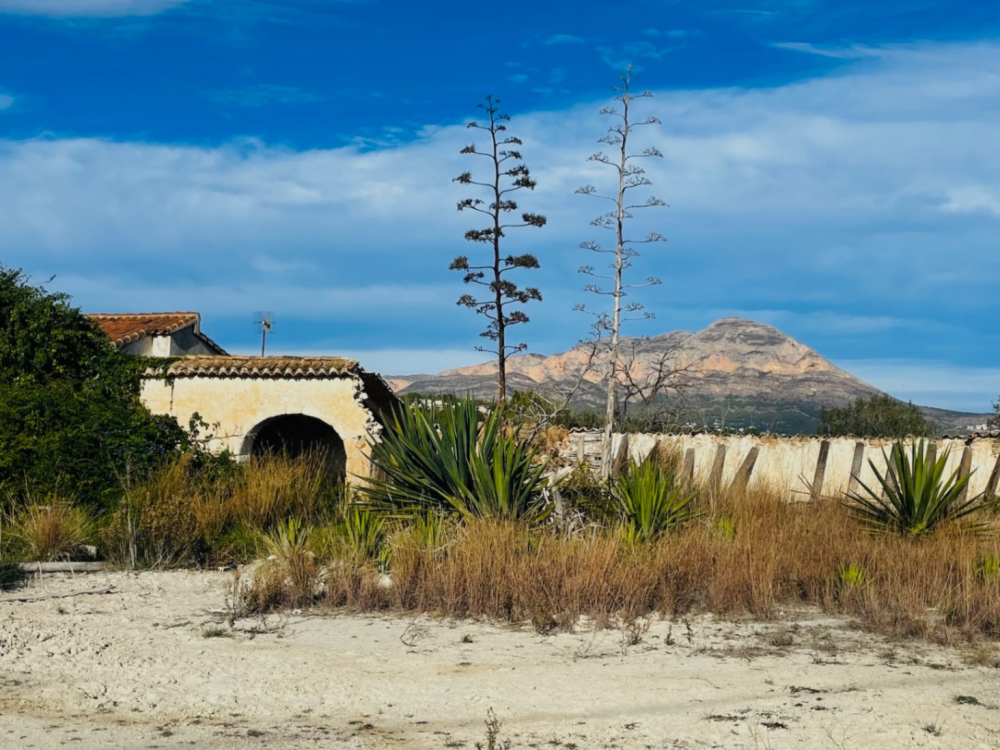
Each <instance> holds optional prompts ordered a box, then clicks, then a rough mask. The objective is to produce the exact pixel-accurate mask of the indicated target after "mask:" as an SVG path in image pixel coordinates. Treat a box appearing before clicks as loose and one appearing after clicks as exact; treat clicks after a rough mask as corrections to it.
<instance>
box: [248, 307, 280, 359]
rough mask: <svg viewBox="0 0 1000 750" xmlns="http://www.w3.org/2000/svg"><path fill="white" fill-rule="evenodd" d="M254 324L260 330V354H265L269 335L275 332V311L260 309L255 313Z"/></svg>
mask: <svg viewBox="0 0 1000 750" xmlns="http://www.w3.org/2000/svg"><path fill="white" fill-rule="evenodd" d="M253 322H254V326H255V327H256V328H257V331H259V332H260V356H262V357H263V356H264V349H265V348H266V346H267V336H268V334H269V333H273V332H274V322H275V318H274V313H273V312H271V311H270V310H258V311H257V312H255V313H254V314H253Z"/></svg>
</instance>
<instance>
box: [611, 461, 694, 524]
mask: <svg viewBox="0 0 1000 750" xmlns="http://www.w3.org/2000/svg"><path fill="white" fill-rule="evenodd" d="M611 495H612V497H613V498H614V501H615V504H616V505H617V507H618V512H619V514H620V515H621V518H622V522H623V524H624V533H625V538H626V540H628V541H629V542H639V541H642V542H649V541H653V540H654V539H656V538H657V537H659V536H660V535H661V534H663V533H664V532H666V531H669V530H670V529H673V528H675V527H676V526H678V525H680V524H682V523H684V522H685V521H689V520H690V519H692V518H693V517H694V516H695V513H694V511H693V508H692V507H691V502H692V501H693V500H694V494H692V493H687V492H685V490H684V488H683V487H681V486H678V485H677V484H676V483H675V481H674V474H673V473H672V472H670V471H667V470H666V469H664V468H663V467H662V466H661V465H660V464H659V463H657V462H656V461H652V460H647V461H644V462H642V463H641V464H635V463H630V464H629V465H628V467H627V468H626V470H625V471H623V472H622V473H621V475H619V477H618V478H617V479H616V480H615V481H614V483H613V484H612V486H611Z"/></svg>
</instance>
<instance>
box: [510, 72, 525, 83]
mask: <svg viewBox="0 0 1000 750" xmlns="http://www.w3.org/2000/svg"><path fill="white" fill-rule="evenodd" d="M507 80H508V81H510V82H511V83H524V82H525V81H527V80H528V76H526V75H525V74H524V73H515V74H514V75H512V76H507Z"/></svg>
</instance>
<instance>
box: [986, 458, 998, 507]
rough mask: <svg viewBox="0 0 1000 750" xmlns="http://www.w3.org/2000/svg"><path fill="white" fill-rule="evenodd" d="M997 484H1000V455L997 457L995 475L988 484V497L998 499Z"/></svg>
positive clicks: (991, 476) (994, 467) (994, 468)
mask: <svg viewBox="0 0 1000 750" xmlns="http://www.w3.org/2000/svg"><path fill="white" fill-rule="evenodd" d="M997 484H1000V455H998V456H997V462H996V463H995V464H994V465H993V473H992V474H990V481H988V482H987V483H986V496H987V497H996V494H997Z"/></svg>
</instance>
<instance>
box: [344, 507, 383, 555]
mask: <svg viewBox="0 0 1000 750" xmlns="http://www.w3.org/2000/svg"><path fill="white" fill-rule="evenodd" d="M344 540H345V542H346V544H347V549H348V552H349V554H350V556H351V558H352V559H354V560H355V561H356V562H367V561H369V560H374V559H376V558H377V557H378V556H379V553H380V552H381V551H382V548H383V546H384V542H385V521H384V520H383V519H382V518H381V517H380V516H379V515H377V514H376V513H374V512H372V510H371V509H369V508H365V507H360V506H357V505H355V506H354V507H352V508H351V509H350V510H348V511H347V513H346V514H345V515H344Z"/></svg>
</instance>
